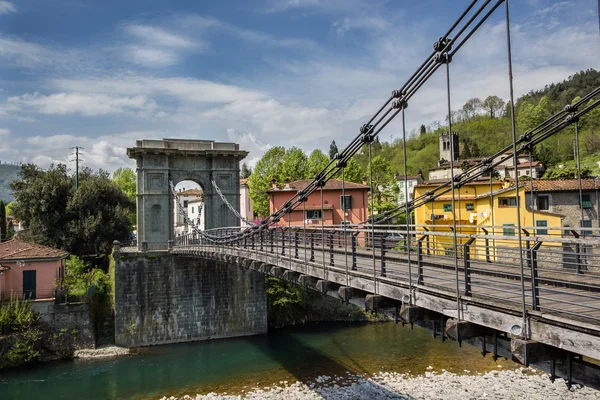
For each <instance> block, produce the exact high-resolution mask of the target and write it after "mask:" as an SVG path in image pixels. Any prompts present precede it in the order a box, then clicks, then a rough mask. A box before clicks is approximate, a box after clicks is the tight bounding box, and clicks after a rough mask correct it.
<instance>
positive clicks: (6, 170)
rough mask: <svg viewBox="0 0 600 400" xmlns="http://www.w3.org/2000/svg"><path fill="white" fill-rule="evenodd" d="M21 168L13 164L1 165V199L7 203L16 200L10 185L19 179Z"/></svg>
mask: <svg viewBox="0 0 600 400" xmlns="http://www.w3.org/2000/svg"><path fill="white" fill-rule="evenodd" d="M20 171H21V167H20V166H19V165H13V164H0V199H2V200H4V202H5V203H8V202H11V201H13V200H14V197H13V194H12V190H11V189H10V184H11V182H12V181H14V180H15V179H17V178H18V176H19V172H20Z"/></svg>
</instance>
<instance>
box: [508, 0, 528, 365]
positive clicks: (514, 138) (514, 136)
mask: <svg viewBox="0 0 600 400" xmlns="http://www.w3.org/2000/svg"><path fill="white" fill-rule="evenodd" d="M508 3H509V0H505V3H504V5H505V22H506V48H507V56H508V84H509V89H510V120H511V130H512V150H513V166H514V171H515V200H516V203H517V229H518V240H519V274H520V278H521V305H522V314H523V321H522V327H521V336H522V338H523V339H527V338H528V336H529V334H528V329H527V308H526V305H525V279H524V261H523V242H522V239H523V233H522V231H521V229H522V227H521V199H520V197H519V194H520V193H519V192H520V191H519V171H518V161H519V160H518V159H517V127H516V121H515V96H514V89H513V69H512V52H511V44H510V12H509V4H508ZM526 353H527V352H526ZM525 364H527V363H525Z"/></svg>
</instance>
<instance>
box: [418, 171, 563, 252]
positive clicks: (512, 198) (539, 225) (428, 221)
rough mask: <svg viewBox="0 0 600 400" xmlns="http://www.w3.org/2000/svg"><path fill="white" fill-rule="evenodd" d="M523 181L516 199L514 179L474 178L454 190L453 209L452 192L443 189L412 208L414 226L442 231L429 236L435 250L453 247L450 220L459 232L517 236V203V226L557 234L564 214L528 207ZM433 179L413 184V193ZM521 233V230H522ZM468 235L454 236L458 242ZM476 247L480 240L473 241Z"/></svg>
mask: <svg viewBox="0 0 600 400" xmlns="http://www.w3.org/2000/svg"><path fill="white" fill-rule="evenodd" d="M526 185H527V184H526V183H522V184H520V188H519V194H518V195H519V202H517V193H516V192H517V191H516V187H515V185H514V182H513V181H512V180H510V179H504V180H494V181H492V182H491V183H490V181H489V180H485V181H475V182H471V183H468V184H465V185H464V186H462V187H461V188H459V189H455V191H454V198H455V202H454V212H453V208H452V193H446V194H444V195H442V196H440V197H437V198H435V199H434V200H432V201H430V202H427V203H425V205H423V206H421V207H419V208H417V209H416V210H415V222H416V225H417V227H418V229H423V227H427V229H429V230H430V231H431V232H442V233H446V234H448V235H447V236H438V237H435V236H433V239H432V240H433V242H432V246H433V248H434V249H435V250H436V251H439V252H447V251H450V249H452V248H453V240H454V238H453V235H452V233H453V224H454V222H456V225H457V231H458V232H457V233H460V234H465V235H469V234H479V235H485V234H492V235H500V236H506V237H511V236H517V235H518V232H517V227H518V225H519V224H518V221H517V203H519V207H520V216H521V224H520V225H521V227H522V228H524V229H525V230H526V231H527V232H529V234H531V235H535V236H540V235H551V236H554V237H560V236H561V235H562V231H561V230H560V229H551V228H552V227H554V228H560V227H562V226H563V219H564V216H563V215H561V214H558V213H556V212H551V211H549V210H545V211H538V212H532V210H531V208H530V207H528V204H529V203H528V202H527V200H528V198H527V196H526ZM437 186H438V184H437V183H430V182H427V183H423V184H420V185H417V187H416V188H415V193H414V194H415V197H418V196H420V195H423V194H424V193H425V192H427V191H429V190H432V189H433V188H435V187H437ZM524 234H525V233H524ZM468 239H469V238H468V237H458V238H457V240H458V242H459V243H460V244H464V243H465V242H466V241H467V240H468ZM477 245H478V246H479V248H481V247H482V246H483V243H477ZM503 245H505V246H506V247H516V246H518V241H511V240H507V241H506V243H503Z"/></svg>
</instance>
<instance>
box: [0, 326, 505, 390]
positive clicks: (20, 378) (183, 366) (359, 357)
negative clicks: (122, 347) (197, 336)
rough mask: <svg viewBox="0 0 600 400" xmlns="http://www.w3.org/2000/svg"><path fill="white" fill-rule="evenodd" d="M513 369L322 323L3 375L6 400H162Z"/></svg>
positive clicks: (393, 335)
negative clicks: (376, 376) (283, 385)
mask: <svg viewBox="0 0 600 400" xmlns="http://www.w3.org/2000/svg"><path fill="white" fill-rule="evenodd" d="M498 365H501V366H502V367H503V368H514V367H515V366H516V365H515V364H514V363H512V362H511V361H505V360H504V359H502V358H500V359H498V360H497V361H496V362H494V361H493V360H492V358H491V356H490V355H487V356H486V357H485V358H484V357H482V356H481V351H480V350H479V349H476V348H474V347H471V346H468V345H463V347H462V348H459V347H458V344H457V343H455V342H451V341H446V342H444V343H442V341H441V340H440V338H439V337H438V338H437V339H434V338H433V337H432V335H431V333H430V332H429V331H426V330H424V329H420V328H417V327H415V328H414V329H413V330H411V328H410V327H409V326H405V327H402V325H400V324H399V325H396V324H394V323H379V324H361V325H357V324H342V325H340V324H316V325H308V326H300V327H291V328H285V329H280V330H275V331H272V332H270V333H269V334H268V335H261V336H252V337H243V338H232V339H224V340H213V341H205V342H196V343H184V344H174V345H164V346H154V347H145V348H141V349H140V350H139V354H137V355H134V356H126V357H121V358H111V359H97V360H69V361H58V362H52V363H45V364H38V365H36V366H34V367H31V368H24V369H17V370H11V371H4V372H1V373H0V400H12V399H23V400H34V399H61V400H62V399H64V400H69V399H77V400H81V399H86V400H93V399H129V400H130V399H159V398H161V397H162V396H166V395H169V396H170V395H175V396H182V395H184V394H190V395H191V394H196V393H208V392H212V391H214V392H227V393H229V394H234V393H241V392H244V391H246V390H250V389H252V388H254V387H256V386H259V387H265V386H270V385H272V384H279V382H281V381H288V382H289V383H293V382H296V381H297V380H301V381H306V380H311V379H314V378H316V377H317V376H319V375H329V376H332V375H345V374H346V372H347V371H350V372H352V373H359V374H372V373H376V372H379V371H395V372H401V373H404V372H411V373H412V374H415V375H418V374H423V373H424V372H425V371H427V367H428V366H433V367H434V369H435V370H438V371H439V370H440V369H446V370H448V371H451V372H456V373H465V372H464V371H465V370H467V371H469V373H476V372H484V371H488V370H492V369H498Z"/></svg>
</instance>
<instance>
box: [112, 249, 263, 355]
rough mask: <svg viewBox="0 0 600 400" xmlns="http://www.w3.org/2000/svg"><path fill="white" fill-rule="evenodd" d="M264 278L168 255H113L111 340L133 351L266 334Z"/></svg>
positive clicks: (211, 262) (219, 264) (235, 268)
mask: <svg viewBox="0 0 600 400" xmlns="http://www.w3.org/2000/svg"><path fill="white" fill-rule="evenodd" d="M266 331H267V299H266V294H265V284H264V277H263V274H262V273H260V272H259V271H255V270H250V269H244V268H240V267H238V266H236V265H233V264H232V263H227V262H220V261H215V260H206V259H194V258H184V257H178V256H177V255H173V254H169V253H167V252H164V251H163V252H147V253H144V254H143V255H142V254H140V255H136V254H133V253H132V254H121V255H116V257H115V342H116V344H118V345H121V346H128V347H135V346H147V345H155V344H164V343H175V342H187V341H195V340H205V339H215V338H225V337H233V336H245V335H254V334H261V333H266Z"/></svg>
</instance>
